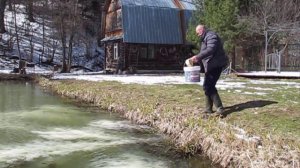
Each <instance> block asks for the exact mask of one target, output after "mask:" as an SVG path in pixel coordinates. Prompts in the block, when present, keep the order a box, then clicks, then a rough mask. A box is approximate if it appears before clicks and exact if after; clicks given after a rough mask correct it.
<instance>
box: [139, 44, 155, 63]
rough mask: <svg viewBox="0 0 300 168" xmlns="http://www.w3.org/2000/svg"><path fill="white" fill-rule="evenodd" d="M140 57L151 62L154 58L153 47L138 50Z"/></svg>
mask: <svg viewBox="0 0 300 168" xmlns="http://www.w3.org/2000/svg"><path fill="white" fill-rule="evenodd" d="M140 57H141V59H144V60H153V59H154V58H155V50H154V46H153V45H149V46H147V47H142V48H140Z"/></svg>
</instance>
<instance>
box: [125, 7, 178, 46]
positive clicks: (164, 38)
mask: <svg viewBox="0 0 300 168" xmlns="http://www.w3.org/2000/svg"><path fill="white" fill-rule="evenodd" d="M122 14H123V15H122V19H123V32H124V42H131V43H152V44H182V35H181V30H180V17H178V16H179V9H176V8H173V9H170V8H153V7H145V6H123V7H122Z"/></svg>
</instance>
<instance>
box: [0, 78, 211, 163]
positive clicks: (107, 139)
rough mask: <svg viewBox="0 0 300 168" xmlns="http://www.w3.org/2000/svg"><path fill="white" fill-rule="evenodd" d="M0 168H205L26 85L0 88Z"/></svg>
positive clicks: (144, 131)
mask: <svg viewBox="0 0 300 168" xmlns="http://www.w3.org/2000/svg"><path fill="white" fill-rule="evenodd" d="M0 91H1V93H2V94H1V96H0V102H1V107H0V168H8V167H22V168H98V167H104V168H122V167H126V168H140V167H143V168H158V167H159V168H160V167H170V168H171V167H172V168H173V167H180V168H181V167H191V168H196V167H197V168H198V167H209V163H207V162H205V161H203V160H200V158H191V159H184V158H179V157H176V156H173V154H174V153H172V154H171V153H168V152H167V149H168V147H167V146H166V144H165V143H164V141H163V137H162V136H160V135H157V134H153V133H151V132H152V131H151V128H149V127H147V126H137V125H134V124H132V123H130V122H129V121H125V120H123V119H121V118H119V117H118V116H115V115H114V114H110V113H105V112H99V111H98V112H97V113H95V111H94V110H89V109H87V108H80V107H76V106H74V105H71V104H69V103H66V102H65V101H64V100H63V99H60V98H57V97H54V96H52V95H49V94H46V93H44V92H42V91H41V90H40V89H39V88H38V87H36V86H34V85H32V84H30V83H8V82H2V83H1V82H0Z"/></svg>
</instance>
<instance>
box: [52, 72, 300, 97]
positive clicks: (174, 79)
mask: <svg viewBox="0 0 300 168" xmlns="http://www.w3.org/2000/svg"><path fill="white" fill-rule="evenodd" d="M53 79H60V80H62V79H75V80H87V81H117V82H121V83H123V84H130V83H136V84H143V85H159V84H176V85H178V84H196V85H200V86H202V85H203V80H204V79H203V77H202V76H201V81H200V82H196V83H192V82H186V81H185V78H184V75H183V74H173V75H158V74H152V75H142V74H137V75H106V74H95V73H94V74H91V75H87V73H85V74H84V75H81V74H55V75H54V76H53ZM248 85H251V86H248ZM261 85H274V87H272V88H266V87H261ZM216 87H217V88H218V89H219V90H227V91H228V92H235V93H240V94H247V95H267V94H268V93H270V92H275V91H276V90H277V89H283V88H290V87H292V88H300V82H293V81H278V80H264V79H263V80H247V81H245V82H240V81H236V80H235V79H232V78H230V77H228V78H227V77H226V76H225V77H222V78H221V79H220V80H219V81H218V83H217V85H216ZM244 89H248V90H253V92H251V91H244Z"/></svg>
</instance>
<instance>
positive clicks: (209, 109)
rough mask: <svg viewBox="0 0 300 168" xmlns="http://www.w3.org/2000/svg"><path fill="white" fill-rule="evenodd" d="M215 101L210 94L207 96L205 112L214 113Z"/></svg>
mask: <svg viewBox="0 0 300 168" xmlns="http://www.w3.org/2000/svg"><path fill="white" fill-rule="evenodd" d="M212 106H213V101H212V99H211V98H210V97H209V96H205V111H204V113H212V112H213V111H212Z"/></svg>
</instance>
